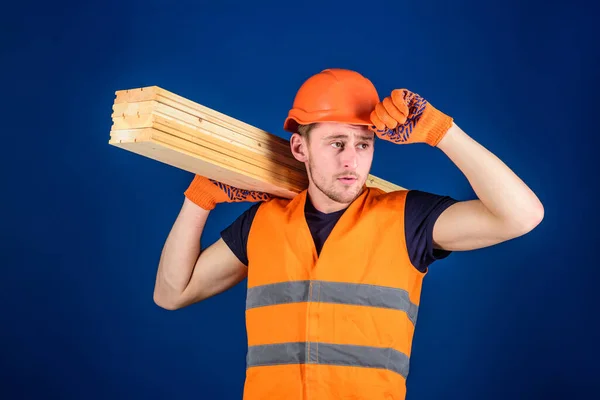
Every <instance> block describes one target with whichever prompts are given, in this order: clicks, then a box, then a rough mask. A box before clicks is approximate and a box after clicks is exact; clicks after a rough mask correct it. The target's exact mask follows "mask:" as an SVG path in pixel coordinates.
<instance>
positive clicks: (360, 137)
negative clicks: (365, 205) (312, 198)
mask: <svg viewBox="0 0 600 400" xmlns="http://www.w3.org/2000/svg"><path fill="white" fill-rule="evenodd" d="M309 136H310V140H309V141H308V143H306V145H307V147H308V160H307V161H308V163H307V164H308V165H307V172H308V174H309V176H310V179H311V181H312V183H313V184H314V186H316V188H317V189H318V191H319V192H321V193H322V194H323V195H325V196H326V197H327V198H328V199H329V200H332V201H334V202H336V203H341V204H342V205H347V204H349V203H351V202H352V201H353V200H354V199H355V198H356V197H357V196H358V195H359V194H360V192H361V189H362V187H363V185H364V183H365V182H366V180H367V177H368V175H369V172H370V170H371V164H372V162H373V150H374V149H373V145H374V134H373V132H371V131H370V130H369V129H368V128H367V127H366V126H360V125H347V124H336V123H321V124H319V125H317V126H316V127H315V128H314V129H313V130H312V131H311V132H310V135H309ZM313 195H314V193H313ZM319 196H320V194H319ZM321 197H322V196H321ZM324 200H325V201H326V202H328V203H330V202H329V201H328V200H327V199H324Z"/></svg>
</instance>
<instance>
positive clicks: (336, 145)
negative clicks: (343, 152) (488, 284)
mask: <svg viewBox="0 0 600 400" xmlns="http://www.w3.org/2000/svg"><path fill="white" fill-rule="evenodd" d="M332 145H333V147H342V146H343V144H342V142H333V143H332ZM338 145H339V146H338Z"/></svg>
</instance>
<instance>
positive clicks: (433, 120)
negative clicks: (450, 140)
mask: <svg viewBox="0 0 600 400" xmlns="http://www.w3.org/2000/svg"><path fill="white" fill-rule="evenodd" d="M371 122H372V123H373V125H374V126H372V127H371V130H372V131H373V132H375V134H376V135H377V136H378V137H379V138H380V139H383V140H387V141H390V142H393V143H401V144H410V143H427V144H428V145H430V146H433V147H435V146H437V145H438V143H439V142H440V140H442V138H443V137H444V135H445V134H446V132H447V131H448V129H449V128H450V127H451V126H452V123H453V120H452V118H451V117H449V116H447V115H446V114H444V113H442V112H440V111H439V110H437V109H435V108H434V107H433V106H432V105H431V104H430V103H429V102H427V100H425V99H424V98H422V97H421V96H419V95H418V94H416V93H413V92H411V91H409V90H407V89H395V90H393V91H392V94H391V95H390V96H388V97H386V98H384V99H383V101H381V102H379V103H377V104H376V105H375V109H374V110H373V111H372V112H371Z"/></svg>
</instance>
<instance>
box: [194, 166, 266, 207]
mask: <svg viewBox="0 0 600 400" xmlns="http://www.w3.org/2000/svg"><path fill="white" fill-rule="evenodd" d="M184 195H185V197H187V198H188V199H189V200H191V201H192V202H193V203H195V204H196V205H198V206H200V207H202V208H204V209H205V210H209V211H210V210H212V209H214V208H215V207H216V205H217V204H218V203H234V202H241V201H249V202H256V201H266V200H269V199H271V198H272V197H273V196H271V195H270V194H268V193H264V192H256V191H253V190H244V189H238V188H236V187H234V186H230V185H227V184H225V183H221V182H218V181H215V180H214V179H208V178H206V177H204V176H201V175H196V176H194V179H193V180H192V182H191V183H190V185H189V187H188V188H187V189H186V191H185V192H184Z"/></svg>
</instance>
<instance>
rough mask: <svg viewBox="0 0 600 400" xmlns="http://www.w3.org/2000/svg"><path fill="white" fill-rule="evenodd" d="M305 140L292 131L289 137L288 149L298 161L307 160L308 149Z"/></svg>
mask: <svg viewBox="0 0 600 400" xmlns="http://www.w3.org/2000/svg"><path fill="white" fill-rule="evenodd" d="M306 146H307V143H306V140H304V138H303V137H302V136H300V134H299V133H293V134H292V137H291V138H290V149H291V151H292V154H293V155H294V158H295V159H296V160H298V161H300V162H306V161H308V149H307V148H306Z"/></svg>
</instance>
